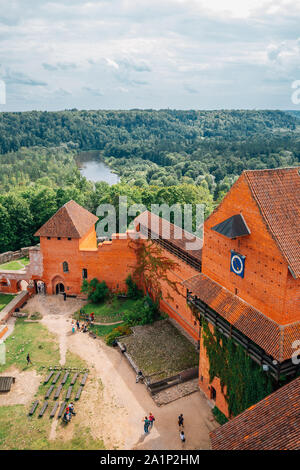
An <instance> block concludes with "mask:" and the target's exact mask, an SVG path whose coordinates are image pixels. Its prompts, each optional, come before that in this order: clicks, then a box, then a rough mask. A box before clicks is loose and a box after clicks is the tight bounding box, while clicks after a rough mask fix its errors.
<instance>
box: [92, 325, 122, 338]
mask: <svg viewBox="0 0 300 470" xmlns="http://www.w3.org/2000/svg"><path fill="white" fill-rule="evenodd" d="M123 324H124V323H120V324H119V325H93V326H91V327H90V329H91V330H92V331H93V333H95V335H97V336H106V335H108V333H110V332H111V331H113V330H114V329H115V328H116V327H117V326H121V325H123Z"/></svg>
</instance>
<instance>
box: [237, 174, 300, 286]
mask: <svg viewBox="0 0 300 470" xmlns="http://www.w3.org/2000/svg"><path fill="white" fill-rule="evenodd" d="M299 172H300V167H296V168H282V169H281V168H278V169H274V170H254V171H244V173H243V174H244V175H245V177H246V181H247V182H248V185H249V187H250V189H251V192H252V194H253V196H254V198H255V200H256V203H257V204H258V206H259V209H260V211H261V214H262V216H263V218H264V220H265V222H266V224H267V227H268V229H269V231H270V233H271V235H272V236H273V238H274V240H275V241H276V243H277V245H278V247H279V249H280V251H281V252H282V254H283V256H284V257H285V259H286V261H287V263H288V265H289V267H290V270H291V273H292V275H293V276H294V277H295V278H298V277H300V174H299Z"/></svg>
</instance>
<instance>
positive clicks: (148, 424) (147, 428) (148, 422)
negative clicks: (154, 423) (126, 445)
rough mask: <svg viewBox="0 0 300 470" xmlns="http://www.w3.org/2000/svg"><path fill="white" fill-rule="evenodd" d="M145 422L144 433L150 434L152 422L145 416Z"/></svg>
mask: <svg viewBox="0 0 300 470" xmlns="http://www.w3.org/2000/svg"><path fill="white" fill-rule="evenodd" d="M142 421H144V433H145V434H149V426H150V421H149V419H148V417H147V416H145V419H142Z"/></svg>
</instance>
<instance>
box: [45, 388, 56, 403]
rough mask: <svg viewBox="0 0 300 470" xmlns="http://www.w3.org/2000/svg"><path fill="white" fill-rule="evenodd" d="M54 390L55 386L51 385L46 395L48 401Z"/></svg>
mask: <svg viewBox="0 0 300 470" xmlns="http://www.w3.org/2000/svg"><path fill="white" fill-rule="evenodd" d="M53 389H54V385H51V387H50V388H48V390H47V393H46V395H45V398H46V400H48V398H49V397H50V395H51V393H52V392H53Z"/></svg>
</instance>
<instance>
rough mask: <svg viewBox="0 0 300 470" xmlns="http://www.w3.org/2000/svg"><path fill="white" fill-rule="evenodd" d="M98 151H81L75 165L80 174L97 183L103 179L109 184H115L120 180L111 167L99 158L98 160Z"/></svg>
mask: <svg viewBox="0 0 300 470" xmlns="http://www.w3.org/2000/svg"><path fill="white" fill-rule="evenodd" d="M97 157H98V152H95V151H90V152H81V153H80V154H79V155H78V159H77V165H78V168H79V171H80V173H81V174H82V176H85V177H86V179H88V180H90V181H93V183H97V182H98V181H105V182H106V183H108V184H109V185H112V184H116V183H118V182H119V181H120V178H119V176H118V175H116V174H115V173H113V172H112V171H111V169H110V168H109V167H108V166H107V165H106V164H105V163H104V162H103V161H101V160H99V157H98V158H97Z"/></svg>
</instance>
